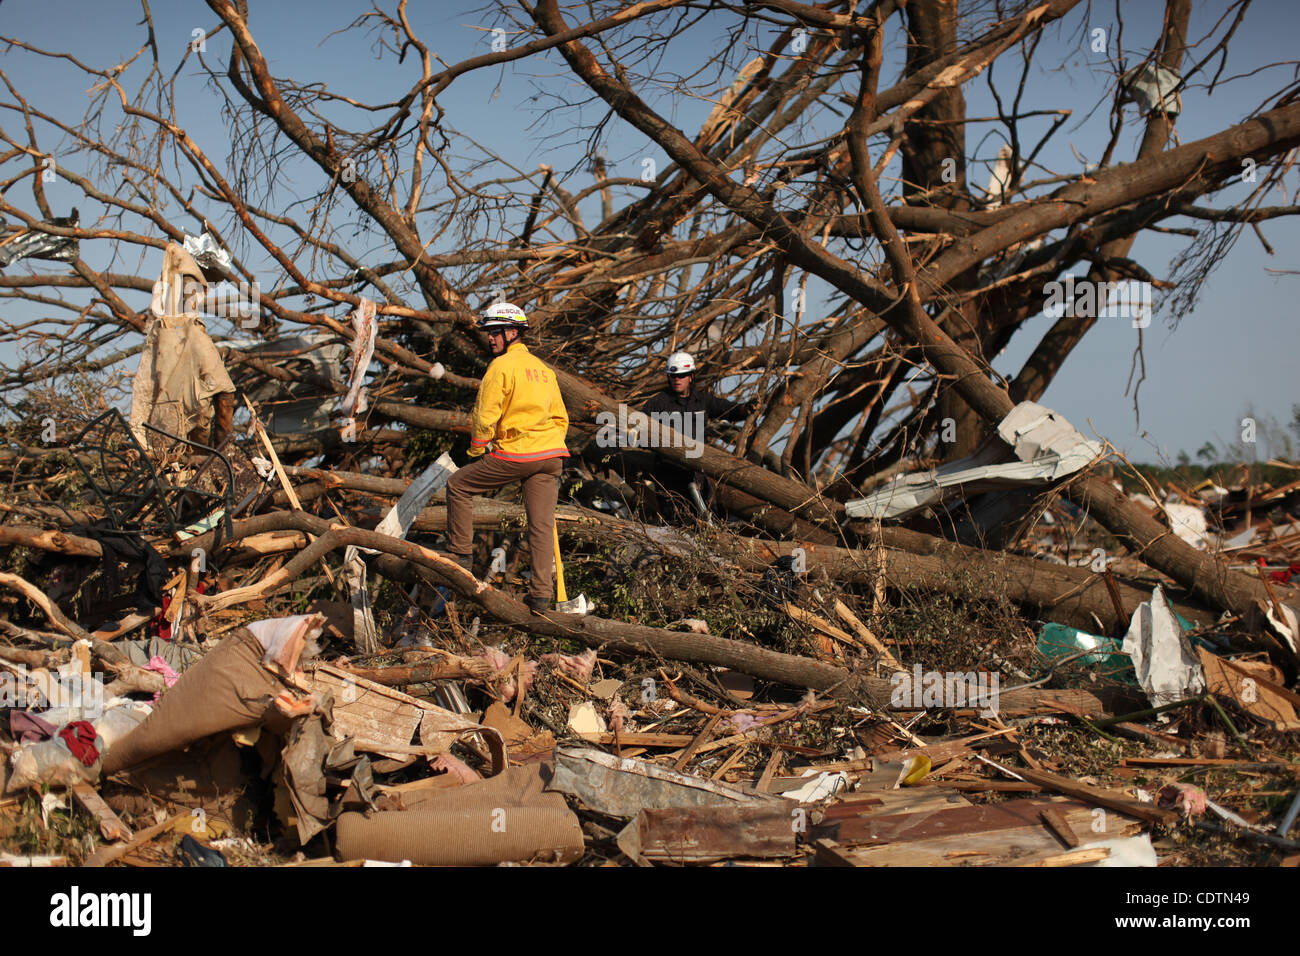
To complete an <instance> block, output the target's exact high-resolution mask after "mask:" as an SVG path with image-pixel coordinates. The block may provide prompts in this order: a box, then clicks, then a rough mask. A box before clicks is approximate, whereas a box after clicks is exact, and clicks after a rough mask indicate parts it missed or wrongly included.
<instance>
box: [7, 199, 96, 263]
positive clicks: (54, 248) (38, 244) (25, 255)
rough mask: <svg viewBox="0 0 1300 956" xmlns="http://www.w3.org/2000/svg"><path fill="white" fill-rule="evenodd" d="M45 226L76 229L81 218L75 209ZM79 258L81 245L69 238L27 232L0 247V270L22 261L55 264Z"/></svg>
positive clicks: (31, 231) (32, 231) (46, 233)
mask: <svg viewBox="0 0 1300 956" xmlns="http://www.w3.org/2000/svg"><path fill="white" fill-rule="evenodd" d="M42 225H47V226H59V227H61V228H64V229H76V228H77V227H78V226H79V225H81V216H80V215H79V214H78V212H77V210H76V208H75V207H74V208H73V210H72V215H70V216H59V217H57V218H54V219H51V220H49V222H46V223H43V224H42ZM80 257H81V244H80V243H79V242H78V241H77V240H76V239H75V238H73V237H71V236H56V235H53V234H51V233H48V232H38V231H35V230H28V231H27V232H23V233H19V234H18V235H17V236H15V237H13V238H11V239H9V241H8V242H5V243H4V244H3V245H0V268H4V267H5V266H9V265H12V264H13V263H15V262H18V261H20V260H22V259H50V260H53V261H55V262H75V261H76V260H77V259H79V258H80Z"/></svg>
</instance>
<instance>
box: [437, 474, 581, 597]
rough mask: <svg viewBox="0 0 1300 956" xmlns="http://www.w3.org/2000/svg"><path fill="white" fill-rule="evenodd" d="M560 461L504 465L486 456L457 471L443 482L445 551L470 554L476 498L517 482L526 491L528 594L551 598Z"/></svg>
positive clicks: (472, 544)
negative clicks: (529, 562) (530, 575)
mask: <svg viewBox="0 0 1300 956" xmlns="http://www.w3.org/2000/svg"><path fill="white" fill-rule="evenodd" d="M562 462H563V459H560V458H544V459H542V460H541V461H504V460H503V459H500V458H493V457H492V456H491V455H484V456H483V457H482V458H479V459H478V460H477V461H473V462H471V463H470V464H468V465H466V466H465V467H464V468H461V469H460V470H459V471H457V472H456V474H454V475H452V476H451V479H450V480H449V481H448V482H447V550H448V551H450V552H452V553H453V554H469V553H470V551H472V550H473V548H474V505H473V502H472V501H471V500H470V499H471V498H472V497H473V496H474V495H481V494H485V493H487V492H489V491H496V490H497V489H498V488H501V487H503V486H504V485H508V484H510V483H511V482H514V481H518V482H520V483H521V484H522V485H523V487H524V511H525V513H526V514H527V515H528V550H529V552H531V555H532V562H533V565H532V567H533V580H532V583H531V584H530V585H529V587H528V593H529V594H530V595H531V596H533V597H544V598H546V599H547V600H548V601H549V600H550V598H551V590H552V587H553V578H554V576H555V539H554V535H555V502H556V501H557V500H558V499H559V496H560V470H561V468H562Z"/></svg>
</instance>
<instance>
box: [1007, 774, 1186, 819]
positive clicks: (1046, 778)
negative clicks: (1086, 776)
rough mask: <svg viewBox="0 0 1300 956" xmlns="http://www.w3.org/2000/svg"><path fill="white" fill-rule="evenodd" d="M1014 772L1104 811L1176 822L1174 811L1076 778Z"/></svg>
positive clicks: (1176, 817) (1032, 781)
mask: <svg viewBox="0 0 1300 956" xmlns="http://www.w3.org/2000/svg"><path fill="white" fill-rule="evenodd" d="M1016 773H1017V774H1019V775H1020V776H1022V777H1024V778H1025V780H1027V781H1028V782H1029V783H1036V784H1038V785H1039V786H1040V787H1042V788H1043V789H1044V790H1052V791H1055V792H1056V793H1063V794H1065V795H1066V796H1067V797H1073V798H1075V799H1076V800H1082V801H1083V802H1084V803H1089V804H1092V805H1093V806H1097V807H1105V808H1106V809H1107V810H1114V811H1116V812H1117V813H1126V814H1128V815H1129V816H1131V817H1136V818H1137V819H1139V820H1145V821H1146V822H1147V823H1163V824H1171V823H1176V822H1177V821H1178V812H1177V811H1176V810H1163V809H1161V808H1160V807H1157V806H1155V805H1154V804H1151V803H1139V802H1138V801H1137V800H1134V799H1133V798H1132V797H1129V796H1126V795H1125V794H1123V793H1119V792H1116V791H1114V790H1105V789H1103V788H1101V787H1094V786H1092V785H1090V784H1086V783H1080V782H1079V781H1078V780H1072V779H1070V778H1069V777H1063V776H1061V775H1060V774H1055V773H1049V772H1048V771H1046V770H1031V769H1029V768H1028V767H1026V768H1024V769H1021V770H1017V771H1016Z"/></svg>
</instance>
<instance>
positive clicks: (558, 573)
mask: <svg viewBox="0 0 1300 956" xmlns="http://www.w3.org/2000/svg"><path fill="white" fill-rule="evenodd" d="M551 531H552V532H553V533H554V535H555V601H556V603H557V604H563V603H564V602H565V601H567V600H568V599H569V595H568V594H567V593H566V592H565V590H564V562H563V561H561V560H560V529H559V528H557V527H555V526H554V525H552V526H551Z"/></svg>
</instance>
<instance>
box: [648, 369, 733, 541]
mask: <svg viewBox="0 0 1300 956" xmlns="http://www.w3.org/2000/svg"><path fill="white" fill-rule="evenodd" d="M667 373H668V383H667V387H666V388H665V389H664V390H663V391H661V392H657V393H655V394H654V395H652V396H651V397H650V399H649V400H648V401H647V402H646V403H645V405H644V406H643V407H642V409H641V411H642V412H644V413H645V414H646V415H648V416H651V418H652V420H655V419H657V420H658V421H661V422H663V421H671V422H672V423H673V424H672V427H673V428H674V429H675V430H677V431H681V432H683V433H684V434H685V435H686V436H687V437H688V438H691V439H693V441H692V444H694V442H699V443H701V444H702V443H703V442H704V440H705V427H706V426H707V425H708V422H709V420H710V419H723V420H725V421H737V420H742V419H744V418H745V416H746V415H748V414H749V412H750V411H751V410H752V408H753V403H752V402H729V401H726V400H725V399H721V398H717V397H715V396H713V395H710V394H709V393H708V391H706V390H704V389H697V388H696V387H695V359H694V358H692V357H691V355H690V354H689V353H687V352H674V353H673V354H672V355H671V356H669V358H668V367H667ZM678 422H681V423H682V424H681V425H678V424H677V423H678ZM649 477H650V478H651V479H652V481H653V483H654V485H655V486H656V487H655V492H656V495H657V497H658V498H659V509H658V510H659V515H660V517H661V518H663V519H664V520H666V521H669V522H670V523H678V522H680V521H683V520H685V519H686V518H687V517H689V516H690V515H697V516H699V517H707V515H708V513H709V504H708V502H709V501H710V498H711V493H710V491H709V486H708V482H707V479H706V478H705V477H704V475H703V474H702V473H701V472H699V471H696V470H695V469H693V468H684V467H682V466H681V465H678V464H676V463H674V462H671V461H668V460H667V459H665V458H663V457H661V456H659V455H656V456H655V457H654V463H653V465H652V466H651V471H650V475H649Z"/></svg>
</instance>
